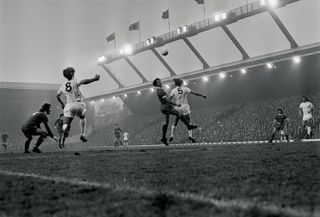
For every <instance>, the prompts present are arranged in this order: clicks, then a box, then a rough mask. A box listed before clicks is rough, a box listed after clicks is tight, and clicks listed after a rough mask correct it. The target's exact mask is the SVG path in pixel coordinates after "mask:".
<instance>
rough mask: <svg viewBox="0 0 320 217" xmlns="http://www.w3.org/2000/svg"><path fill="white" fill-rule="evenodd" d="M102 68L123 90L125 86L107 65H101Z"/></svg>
mask: <svg viewBox="0 0 320 217" xmlns="http://www.w3.org/2000/svg"><path fill="white" fill-rule="evenodd" d="M101 67H102V68H103V69H104V70H105V71H106V72H107V73H108V74H109V75H110V77H111V78H112V79H113V80H114V81H115V82H116V83H117V84H118V85H119V88H123V87H124V86H123V85H122V84H121V82H120V81H119V80H118V79H117V78H116V76H115V75H114V74H113V73H112V72H111V70H110V69H108V68H107V67H106V66H105V65H101Z"/></svg>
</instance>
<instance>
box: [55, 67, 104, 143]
mask: <svg viewBox="0 0 320 217" xmlns="http://www.w3.org/2000/svg"><path fill="white" fill-rule="evenodd" d="M74 73H75V70H74V68H72V67H68V68H66V69H64V70H63V76H64V77H65V78H66V79H67V80H66V81H65V82H64V83H63V84H62V85H61V87H60V89H59V91H58V93H57V99H58V101H59V102H60V104H61V106H62V109H63V113H64V119H63V126H62V129H63V135H62V138H61V140H60V141H61V142H59V147H60V148H62V147H63V146H64V141H65V138H66V137H68V135H69V130H70V127H71V122H72V120H73V118H74V116H78V117H79V118H80V127H81V136H80V139H81V141H83V142H87V138H86V136H85V129H86V119H85V112H86V109H85V107H86V104H85V103H84V102H83V95H82V93H81V91H80V88H79V87H80V86H81V85H86V84H90V83H92V82H94V81H98V80H99V79H100V75H95V77H94V78H90V79H84V80H81V81H80V82H78V81H77V80H76V78H75V77H74ZM62 94H64V95H65V96H66V104H65V103H64V102H63V101H62V99H61V95H62Z"/></svg>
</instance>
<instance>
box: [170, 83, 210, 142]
mask: <svg viewBox="0 0 320 217" xmlns="http://www.w3.org/2000/svg"><path fill="white" fill-rule="evenodd" d="M173 81H174V84H175V85H176V87H175V88H173V89H172V91H171V93H170V100H172V99H175V102H176V104H180V105H181V107H178V108H176V109H177V110H178V111H179V112H180V113H182V115H183V116H185V118H186V119H187V121H188V123H189V124H190V122H191V111H190V105H189V103H188V95H189V94H193V95H196V96H201V97H203V98H205V99H206V98H207V96H206V95H203V94H202V93H197V92H194V91H191V89H190V88H188V87H185V86H182V85H183V80H182V79H180V78H175V79H173ZM179 119H180V118H179V117H178V116H176V119H175V121H174V124H173V125H172V126H171V136H170V139H169V141H173V136H174V132H175V129H176V127H177V125H178V122H179ZM188 134H189V136H188V138H189V140H190V141H191V142H193V143H194V142H196V141H195V140H194V138H193V136H192V130H188Z"/></svg>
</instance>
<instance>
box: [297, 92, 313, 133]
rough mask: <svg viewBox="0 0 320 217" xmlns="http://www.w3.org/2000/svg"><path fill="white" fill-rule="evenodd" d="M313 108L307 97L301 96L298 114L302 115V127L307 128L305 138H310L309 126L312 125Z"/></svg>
mask: <svg viewBox="0 0 320 217" xmlns="http://www.w3.org/2000/svg"><path fill="white" fill-rule="evenodd" d="M313 110H314V107H313V105H312V103H311V102H310V101H309V99H308V98H307V97H306V96H303V97H302V103H300V106H299V115H300V117H301V116H302V122H301V126H302V129H304V128H306V129H307V139H310V138H311V131H312V129H311V127H312V126H313V115H312V113H313Z"/></svg>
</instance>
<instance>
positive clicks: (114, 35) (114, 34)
mask: <svg viewBox="0 0 320 217" xmlns="http://www.w3.org/2000/svg"><path fill="white" fill-rule="evenodd" d="M115 39H116V33H115V32H113V33H111V34H110V35H109V36H108V37H106V40H107V42H109V41H113V40H115Z"/></svg>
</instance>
